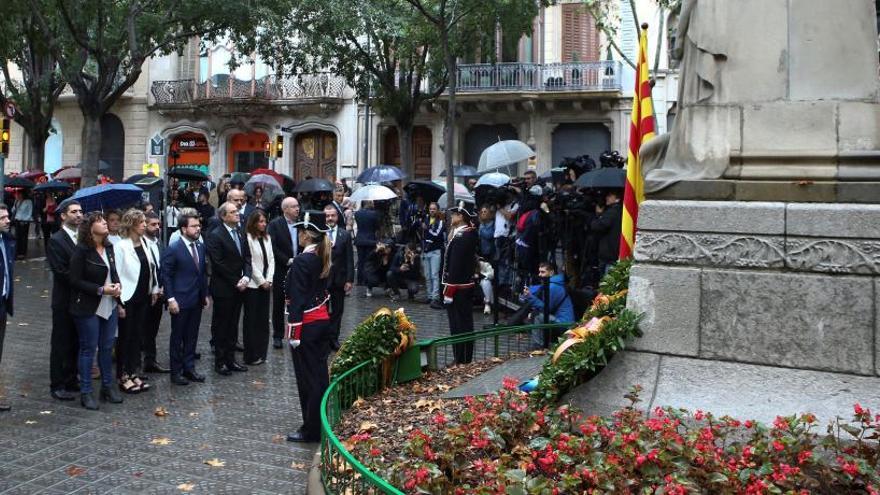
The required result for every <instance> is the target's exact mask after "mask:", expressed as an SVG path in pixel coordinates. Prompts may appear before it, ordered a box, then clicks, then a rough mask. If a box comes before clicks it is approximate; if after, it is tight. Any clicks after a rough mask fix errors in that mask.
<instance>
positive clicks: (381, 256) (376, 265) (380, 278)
mask: <svg viewBox="0 0 880 495" xmlns="http://www.w3.org/2000/svg"><path fill="white" fill-rule="evenodd" d="M393 246H394V242H393V241H391V240H388V241H386V242H381V241H380V242H377V243H376V249H374V250H373V252H371V253H370V254H369V255H368V256H367V261H366V263H364V272H365V273H364V279H365V280H364V281H365V282H366V284H367V292H366V296H367V297H372V294H373V287H383V286H384V287H385V292H386V294H385V295H390V293H391V291H390V289H389V287H388V285H387V282H388V280H387V278H386V276H387V274H388V269H389V268H390V267H391V260H392V259H393V257H394V249H393Z"/></svg>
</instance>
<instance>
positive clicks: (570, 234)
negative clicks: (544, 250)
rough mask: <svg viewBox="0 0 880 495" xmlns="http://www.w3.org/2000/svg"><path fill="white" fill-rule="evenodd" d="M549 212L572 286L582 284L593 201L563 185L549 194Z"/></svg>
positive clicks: (569, 185) (593, 208)
mask: <svg viewBox="0 0 880 495" xmlns="http://www.w3.org/2000/svg"><path fill="white" fill-rule="evenodd" d="M549 206H550V215H549V216H548V217H549V218H550V219H551V220H552V221H553V223H554V227H555V228H554V231H555V232H556V233H557V234H558V236H559V242H560V246H561V248H562V255H563V260H564V266H565V273H566V274H568V275H569V276H570V277H571V279H572V280H571V281H572V283H573V286H574V287H581V284H582V282H583V281H584V280H583V277H582V276H581V274H582V272H583V267H584V265H585V263H586V258H588V253H587V251H588V249H589V240H590V236H589V228H590V223H591V222H592V221H593V219H594V218H595V213H594V211H595V201H594V200H593V198H591V197H590V196H588V195H586V194H583V193H581V192H579V191H577V190H576V189H575V188H574V186H573V185H571V184H566V185H564V186H562V189H561V190H560V191H559V192H558V193H556V194H554V195H552V196H551V198H550V201H549Z"/></svg>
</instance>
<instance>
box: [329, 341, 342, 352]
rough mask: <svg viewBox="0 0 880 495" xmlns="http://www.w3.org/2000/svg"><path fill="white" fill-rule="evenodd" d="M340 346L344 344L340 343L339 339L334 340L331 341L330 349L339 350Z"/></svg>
mask: <svg viewBox="0 0 880 495" xmlns="http://www.w3.org/2000/svg"><path fill="white" fill-rule="evenodd" d="M340 347H342V346H341V345H339V341H338V340H333V341H331V342H330V350H331V351H333V352H336V351H338V350H339V348H340Z"/></svg>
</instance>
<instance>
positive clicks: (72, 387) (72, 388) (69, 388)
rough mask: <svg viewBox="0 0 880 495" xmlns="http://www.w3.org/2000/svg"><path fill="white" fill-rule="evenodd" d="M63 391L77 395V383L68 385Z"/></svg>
mask: <svg viewBox="0 0 880 495" xmlns="http://www.w3.org/2000/svg"><path fill="white" fill-rule="evenodd" d="M64 390H67V391H68V392H73V393H77V394H78V393H79V383H74V384H72V385H68V386H66V387H64ZM74 398H75V397H74Z"/></svg>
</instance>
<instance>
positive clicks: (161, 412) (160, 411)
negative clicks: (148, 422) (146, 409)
mask: <svg viewBox="0 0 880 495" xmlns="http://www.w3.org/2000/svg"><path fill="white" fill-rule="evenodd" d="M153 414H155V415H156V416H159V417H160V418H164V417H165V416H168V410H167V409H165V408H164V407H162V406H159V407H157V408H156V409H155V410H154V411H153Z"/></svg>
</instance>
